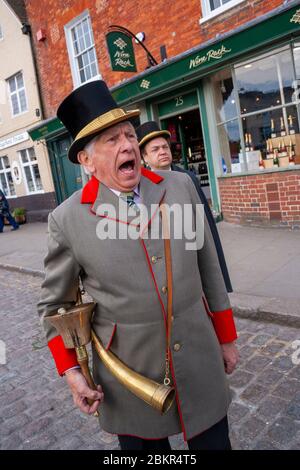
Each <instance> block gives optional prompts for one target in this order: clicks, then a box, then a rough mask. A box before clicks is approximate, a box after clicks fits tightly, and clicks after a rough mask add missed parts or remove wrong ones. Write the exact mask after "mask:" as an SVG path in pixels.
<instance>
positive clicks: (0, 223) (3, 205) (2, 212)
mask: <svg viewBox="0 0 300 470" xmlns="http://www.w3.org/2000/svg"><path fill="white" fill-rule="evenodd" d="M4 218H5V219H7V221H8V222H9V223H10V225H12V230H18V228H19V225H18V224H17V222H16V221H15V219H14V218H13V216H12V215H11V213H10V211H9V205H8V201H7V199H6V197H5V195H4V193H3V191H1V189H0V233H2V232H3V227H4Z"/></svg>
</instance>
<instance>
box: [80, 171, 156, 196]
mask: <svg viewBox="0 0 300 470" xmlns="http://www.w3.org/2000/svg"><path fill="white" fill-rule="evenodd" d="M141 174H142V175H143V176H145V178H148V179H149V180H150V181H152V183H155V184H158V183H160V182H161V181H163V180H164V178H163V177H162V176H159V175H157V174H156V173H153V171H150V170H147V169H146V168H142V169H141ZM100 184H101V182H100V181H99V180H97V178H96V177H95V176H92V177H91V179H90V180H89V181H88V182H87V183H86V185H85V186H84V187H83V189H82V194H81V204H93V203H94V202H95V201H96V198H97V194H98V191H99V185H100Z"/></svg>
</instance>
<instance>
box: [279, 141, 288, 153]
mask: <svg viewBox="0 0 300 470" xmlns="http://www.w3.org/2000/svg"><path fill="white" fill-rule="evenodd" d="M287 154H288V153H287V148H286V145H285V143H284V139H283V140H282V144H281V155H280V156H281V157H287Z"/></svg>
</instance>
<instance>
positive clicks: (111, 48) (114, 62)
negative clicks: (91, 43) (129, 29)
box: [106, 31, 136, 72]
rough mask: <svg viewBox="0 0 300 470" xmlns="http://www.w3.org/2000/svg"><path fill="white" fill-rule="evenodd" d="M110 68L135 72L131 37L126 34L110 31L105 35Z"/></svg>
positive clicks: (117, 70)
mask: <svg viewBox="0 0 300 470" xmlns="http://www.w3.org/2000/svg"><path fill="white" fill-rule="evenodd" d="M106 43H107V47H108V53H109V57H110V64H111V69H112V70H114V71H116V72H136V63H135V56H134V50H133V45H132V38H131V37H130V36H127V34H125V33H122V32H119V31H112V32H110V33H108V34H107V35H106Z"/></svg>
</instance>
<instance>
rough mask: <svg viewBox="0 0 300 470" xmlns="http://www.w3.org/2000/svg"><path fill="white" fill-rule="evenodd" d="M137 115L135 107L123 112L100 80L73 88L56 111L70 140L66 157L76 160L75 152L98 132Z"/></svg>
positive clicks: (74, 161)
mask: <svg viewBox="0 0 300 470" xmlns="http://www.w3.org/2000/svg"><path fill="white" fill-rule="evenodd" d="M139 114H140V111H139V110H138V109H135V110H132V111H124V110H123V109H122V108H118V105H117V103H116V102H115V100H114V99H113V97H112V95H111V94H110V91H109V89H108V87H107V85H106V83H105V82H104V81H103V80H95V81H92V82H89V83H86V84H85V85H82V86H80V87H79V88H76V90H74V91H72V93H71V94H70V95H69V96H67V97H66V98H65V99H64V101H63V102H62V103H61V105H60V106H59V108H58V110H57V117H58V118H59V119H60V120H61V121H62V123H63V124H64V125H65V127H66V128H67V129H68V131H69V132H70V134H71V136H72V137H73V139H74V142H73V143H72V145H71V147H70V148H69V153H68V157H69V159H70V160H71V161H72V162H73V163H79V162H78V160H77V153H78V152H80V150H83V148H84V147H85V146H86V145H87V144H88V143H89V142H90V141H91V140H92V139H93V138H94V137H95V136H96V135H97V134H99V132H100V131H102V130H104V129H107V128H108V127H111V126H113V125H115V124H118V123H119V122H122V121H128V120H130V119H133V118H135V117H136V116H139Z"/></svg>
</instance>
